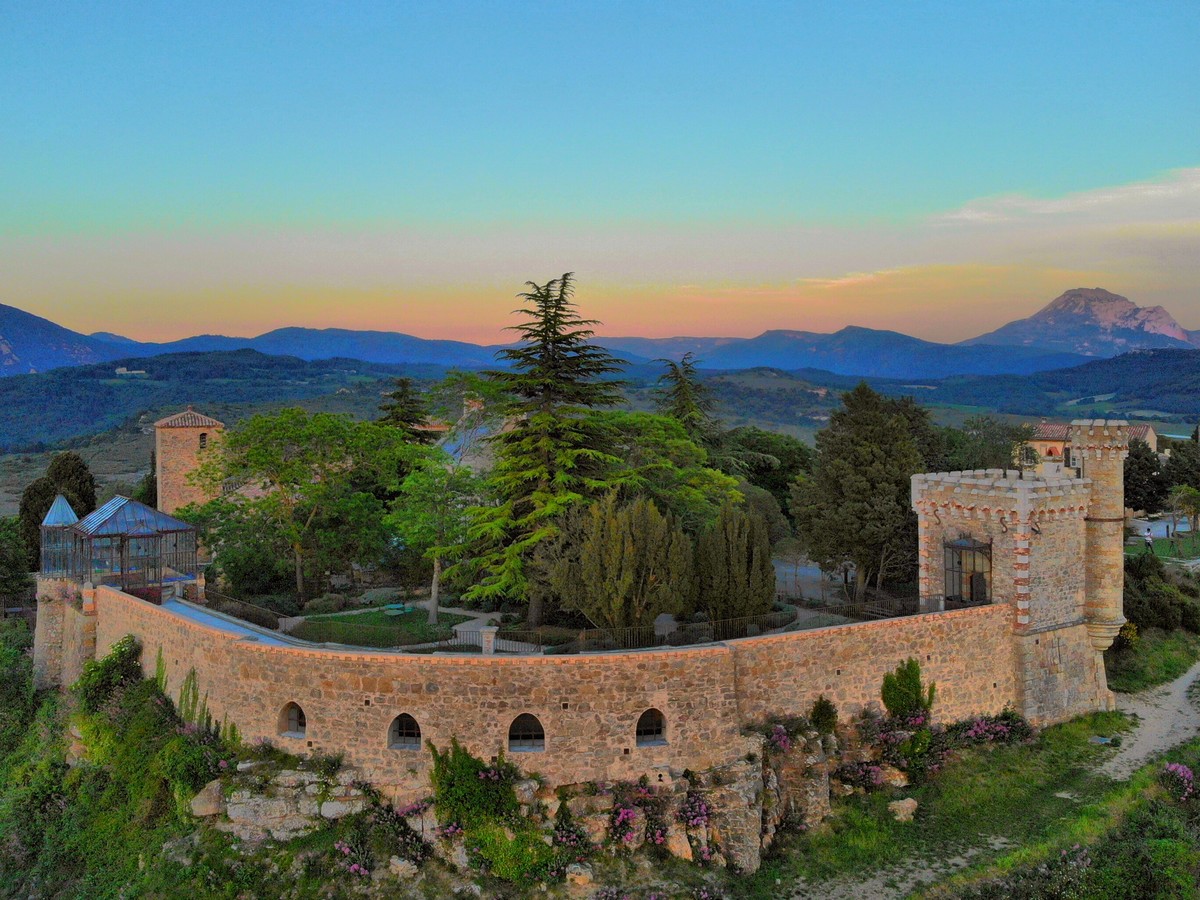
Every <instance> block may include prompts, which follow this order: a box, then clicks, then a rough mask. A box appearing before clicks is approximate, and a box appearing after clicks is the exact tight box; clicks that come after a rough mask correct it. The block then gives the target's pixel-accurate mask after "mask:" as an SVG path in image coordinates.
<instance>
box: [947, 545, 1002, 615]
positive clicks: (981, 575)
mask: <svg viewBox="0 0 1200 900" xmlns="http://www.w3.org/2000/svg"><path fill="white" fill-rule="evenodd" d="M944 549H945V552H946V606H947V608H952V607H953V606H979V605H981V604H984V603H991V602H992V545H991V544H990V543H984V542H983V541H977V540H975V539H974V538H972V537H970V536H968V535H964V536H962V537H960V538H959V539H958V540H956V541H947V542H946V543H945V545H944Z"/></svg>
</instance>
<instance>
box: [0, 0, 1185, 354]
mask: <svg viewBox="0 0 1200 900" xmlns="http://www.w3.org/2000/svg"><path fill="white" fill-rule="evenodd" d="M1198 47H1200V3H1197V2H1195V0H1179V2H1146V3H1129V2H1121V3H1103V2H1091V3H1052V2H1050V3H1048V2H1036V3H1011V2H1004V3H985V2H971V3H962V2H947V3H914V4H897V3H893V2H880V3H852V2H848V3H817V2H811V3H810V2H791V3H778V4H776V3H756V2H737V3H735V2H728V3H718V2H694V0H693V2H666V0H663V2H646V0H639V2H629V3H626V2H615V0H596V2H590V3H584V2H511V3H509V2H505V3H496V2H489V3H483V2H480V3H456V2H436V3H427V2H426V3H415V2H413V3H409V2H397V0H392V2H380V3H371V2H355V3H346V4H341V3H320V4H317V3H312V4H306V3H288V4H275V3H253V4H246V3H227V4H226V3H216V2H208V3H199V4H180V3H171V2H163V3H84V2H75V3H64V4H45V3H9V4H5V5H4V6H3V9H0V86H2V88H3V89H2V90H0V198H2V199H0V302H2V303H7V304H10V305H13V306H17V307H20V308H22V309H26V310H28V311H30V312H34V313H36V314H38V315H43V316H46V317H48V318H51V319H53V320H54V321H56V322H59V323H60V324H63V325H66V326H67V327H70V328H74V329H76V330H79V331H85V332H90V331H96V330H106V331H115V332H120V333H123V334H126V335H129V336H131V337H135V338H141V339H147V340H166V339H172V338H178V337H183V336H186V335H189V334H196V333H204V332H207V333H224V334H237V335H249V334H257V333H259V332H262V331H266V330H269V329H271V328H275V327H279V326H282V325H308V326H317V327H347V328H374V329H381V330H395V331H405V332H409V333H412V334H417V335H421V336H423V337H453V338H459V339H464V340H474V341H483V342H493V341H497V340H502V339H504V336H503V332H502V330H501V329H502V328H503V326H505V325H507V324H510V322H511V319H510V316H509V312H510V310H511V309H512V308H513V306H514V305H515V304H514V301H513V294H515V293H516V292H517V291H518V290H520V289H521V284H522V282H524V281H526V280H528V279H534V280H538V281H541V280H545V279H548V278H551V277H553V276H555V275H557V274H559V273H561V272H564V271H567V270H573V271H575V272H576V273H577V276H578V281H579V294H578V299H579V301H580V303H581V305H582V306H583V307H584V311H585V312H586V313H588V314H589V315H593V316H595V317H596V318H599V319H602V320H603V322H604V325H603V327H602V328H601V331H602V332H603V333H607V334H642V335H654V336H664V335H676V334H695V335H718V334H720V335H754V334H758V333H760V332H762V331H764V330H766V329H768V328H794V329H804V330H814V331H830V330H835V329H837V328H840V327H842V326H843V325H847V324H856V325H867V326H871V327H877V328H892V329H896V330H900V331H904V332H907V333H910V334H915V335H917V336H920V337H924V338H929V339H934V340H960V339H963V338H967V337H971V336H973V335H975V334H978V333H980V332H982V331H987V330H991V329H992V328H995V327H997V326H998V325H1000V324H1002V323H1003V322H1006V321H1008V320H1010V319H1013V318H1017V317H1020V316H1024V315H1028V314H1029V313H1031V312H1033V311H1034V310H1036V309H1037V308H1038V307H1040V306H1043V305H1044V304H1045V303H1047V302H1048V301H1049V300H1051V299H1053V298H1054V297H1055V296H1057V295H1058V294H1060V293H1061V292H1062V291H1064V290H1066V289H1068V288H1072V287H1097V286H1099V287H1106V288H1108V289H1109V290H1112V291H1115V292H1117V293H1121V294H1124V295H1126V296H1128V297H1130V298H1131V299H1133V300H1134V301H1135V302H1137V303H1139V304H1142V305H1152V304H1162V305H1164V306H1166V307H1167V309H1168V310H1170V311H1171V312H1172V313H1173V314H1174V315H1175V316H1176V318H1178V319H1179V320H1180V322H1181V324H1183V325H1184V326H1185V327H1188V328H1200V265H1198V264H1197V261H1198V260H1200V74H1198V73H1200V69H1198V58H1200V51H1198V50H1197V48H1198Z"/></svg>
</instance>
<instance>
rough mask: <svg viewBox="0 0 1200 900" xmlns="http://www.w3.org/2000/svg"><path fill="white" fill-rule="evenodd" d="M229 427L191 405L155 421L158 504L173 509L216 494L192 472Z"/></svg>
mask: <svg viewBox="0 0 1200 900" xmlns="http://www.w3.org/2000/svg"><path fill="white" fill-rule="evenodd" d="M224 429H225V425H224V423H222V422H219V421H217V420H216V419H214V418H212V417H211V416H206V415H204V414H203V413H199V412H196V410H194V409H193V408H192V407H191V406H189V407H188V408H187V409H186V410H184V411H183V412H181V413H176V414H175V415H173V416H167V417H166V418H165V419H160V420H159V421H157V422H155V423H154V458H155V471H154V474H155V476H156V477H157V479H158V508H159V509H160V510H162V511H163V512H165V513H173V512H175V510H177V509H179V508H180V507H182V506H187V505H188V504H189V503H204V502H205V501H207V500H211V499H212V498H211V497H210V496H209V495H208V494H206V493H205V492H204V491H203V490H201V489H200V488H199V487H197V486H196V485H194V484H190V483H189V482H188V476H189V475H190V474H191V473H192V472H194V471H195V470H196V468H197V466H199V465H200V460H201V457H202V456H203V454H204V453H206V452H208V450H209V449H210V448H211V447H212V446H213V445H214V443H215V442H216V440H217V439H218V438H219V436H220V434H221V432H222V431H223V430H224Z"/></svg>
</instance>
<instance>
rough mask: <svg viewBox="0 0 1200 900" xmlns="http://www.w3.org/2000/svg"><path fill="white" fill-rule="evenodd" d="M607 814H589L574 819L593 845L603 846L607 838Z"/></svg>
mask: <svg viewBox="0 0 1200 900" xmlns="http://www.w3.org/2000/svg"><path fill="white" fill-rule="evenodd" d="M608 820H609V815H608V813H591V814H589V815H586V816H579V817H578V818H576V819H575V821H576V822H578V823H579V827H580V828H582V829H583V830H584V832H585V833H586V834H587V839H588V840H589V841H591V842H592V843H593V844H597V845H598V844H603V843H604V841H605V839H606V838H607V837H608Z"/></svg>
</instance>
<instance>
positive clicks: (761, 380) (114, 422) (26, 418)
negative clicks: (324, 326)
mask: <svg viewBox="0 0 1200 900" xmlns="http://www.w3.org/2000/svg"><path fill="white" fill-rule="evenodd" d="M122 366H123V367H125V368H127V369H131V370H142V371H144V372H145V373H146V374H145V375H117V374H116V369H117V368H118V367H122ZM700 366H701V371H702V374H703V377H704V379H705V381H706V382H707V383H708V384H709V386H710V387H711V388H712V391H713V395H714V397H715V399H716V401H717V403H718V408H717V414H718V415H719V416H720V417H721V418H722V419H723V420H724V421H725V422H726V423H728V424H729V425H739V424H756V425H759V426H761V427H778V428H786V429H792V428H800V429H813V428H821V427H823V426H824V424H825V423H827V422H828V420H829V416H830V414H831V413H832V412H833V411H834V410H835V409H837V408H838V406H839V405H840V403H841V394H842V393H844V392H845V391H848V390H850V389H852V388H853V387H854V386H855V385H856V384H857V383H858V382H859V381H861V380H863V379H859V378H856V377H853V376H846V375H834V374H832V373H830V372H824V371H820V370H815V369H798V370H795V371H790V372H785V371H782V370H779V369H770V368H756V369H745V370H742V371H737V372H728V371H710V372H707V373H703V361H701V362H700ZM447 371H448V370H447V368H445V367H442V366H435V365H426V364H421V365H388V364H382V363H369V362H363V361H361V360H352V359H331V360H317V361H311V362H310V361H305V360H301V359H297V358H296V357H292V356H268V355H266V354H263V353H259V352H258V351H255V350H234V351H214V352H206V353H178V354H171V355H168V356H157V357H150V358H145V359H126V360H115V361H113V362H108V363H100V364H96V365H89V366H78V367H73V368H64V369H55V370H53V371H51V372H46V373H42V374H37V375H17V376H13V377H9V378H3V379H0V452H9V453H11V452H28V451H40V450H44V449H47V448H50V447H58V446H65V445H69V444H70V443H71V442H73V441H78V440H79V439H82V438H84V437H86V436H90V435H94V434H97V433H100V432H105V431H109V430H111V429H114V428H120V427H125V428H130V427H145V426H146V425H148V424H149V423H150V422H152V421H153V418H152V417H153V416H156V415H158V414H159V413H162V412H165V411H169V410H172V409H178V408H180V407H182V406H184V405H185V404H188V403H194V404H198V405H203V406H205V408H206V410H207V411H210V412H213V414H218V413H219V412H220V410H221V409H222V408H228V407H237V408H238V409H240V410H242V411H243V412H244V414H249V412H250V411H251V410H252V409H254V408H257V407H260V406H263V405H266V406H268V407H278V406H280V405H286V404H287V403H289V402H293V401H298V400H312V399H314V398H319V397H326V396H330V397H332V396H334V395H336V396H337V398H338V400H339V402H338V404H337V407H338V408H339V409H346V408H350V409H352V410H353V411H354V412H355V413H356V414H357V415H361V416H364V417H370V416H373V415H374V414H375V412H376V407H377V406H378V403H379V398H380V395H381V394H382V393H383V392H384V391H385V390H387V385H388V384H389V383H390V380H391V379H392V378H394V377H396V376H398V375H406V376H409V377H411V378H415V379H417V380H418V381H423V382H429V381H434V380H437V379H440V378H442V377H443V376H444V375H445V374H446V372H447ZM661 372H662V367H661V366H659V365H645V364H642V365H633V366H630V367H629V368H628V369H627V370H626V371H625V373H624V374H623V377H624V379H625V380H626V382H627V384H626V389H625V392H626V396H627V403H628V406H630V407H632V408H634V409H649V408H651V406H652V405H653V397H654V392H655V390H656V385H657V381H658V377H659V375H660V374H661ZM866 380H867V381H868V382H869V383H870V384H871V386H872V387H874V388H875V389H876V390H877V391H880V392H881V393H884V394H887V395H890V396H912V397H914V398H915V399H916V400H917V402H919V403H920V404H921V405H923V406H930V407H939V406H941V407H964V408H967V409H969V410H972V411H992V412H998V413H1005V414H1012V415H1019V416H1030V417H1032V416H1056V417H1059V418H1070V417H1087V416H1091V415H1126V416H1129V417H1132V418H1158V419H1167V420H1179V421H1188V422H1193V421H1195V420H1197V419H1200V351H1193V350H1141V351H1136V352H1133V353H1128V354H1125V355H1124V356H1118V357H1116V358H1114V359H1103V360H1096V361H1095V362H1090V363H1086V364H1084V365H1082V366H1076V367H1074V368H1070V369H1059V370H1056V371H1051V372H1039V373H1036V374H1034V375H988V376H960V377H952V378H944V379H933V380H927V381H918V380H913V379H904V380H898V379H881V378H870V379H866Z"/></svg>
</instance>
